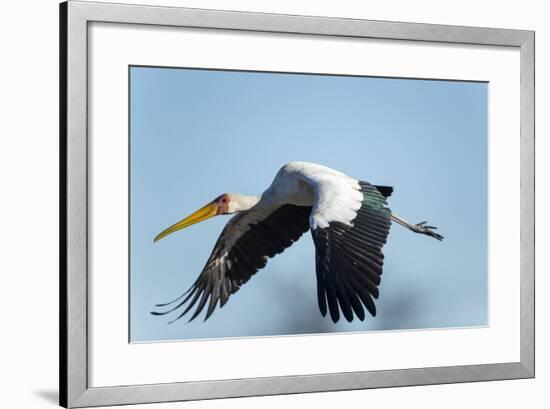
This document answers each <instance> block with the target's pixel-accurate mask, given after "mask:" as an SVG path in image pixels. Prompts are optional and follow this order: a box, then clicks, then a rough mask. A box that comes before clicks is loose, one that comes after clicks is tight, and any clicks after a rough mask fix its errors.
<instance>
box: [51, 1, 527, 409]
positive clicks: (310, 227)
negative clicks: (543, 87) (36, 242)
mask: <svg viewBox="0 0 550 409" xmlns="http://www.w3.org/2000/svg"><path fill="white" fill-rule="evenodd" d="M60 16H61V19H60V20H61V27H60V47H61V53H60V54H61V65H60V66H61V69H60V79H61V81H60V87H61V92H60V95H61V101H60V106H61V109H60V112H61V115H60V117H61V144H60V146H61V155H60V156H61V176H60V178H61V189H60V190H61V213H62V217H61V219H62V222H61V246H60V248H61V254H60V258H61V263H60V265H61V271H60V294H61V299H60V310H61V319H60V321H61V325H60V340H61V342H60V351H61V354H60V356H61V362H60V397H61V398H60V404H61V405H62V406H65V407H88V406H100V405H120V404H133V403H147V402H166V401H179V400H181V401H183V400H195V399H211V398H227V397H237V396H257V395H273V394H288V393H305V392H317V391H335V390H350V389H361V388H377V387H389V386H407V385H426V384H438V383H452V382H469V381H484V380H499V379H517V378H530V377H533V376H534V164H533V162H534V33H533V32H531V31H520V30H508V29H491V28H479V27H458V26H440V25H431V24H412V23H394V22H381V21H367V20H352V19H335V18H324V17H307V16H290V15H275V14H261V13H258V14H256V13H242V12H227V11H218V10H198V9H186V8H177V7H152V6H139V5H123V4H108V3H91V2H80V1H69V2H67V3H63V4H61V6H60Z"/></svg>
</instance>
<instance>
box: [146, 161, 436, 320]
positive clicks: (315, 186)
mask: <svg viewBox="0 0 550 409" xmlns="http://www.w3.org/2000/svg"><path fill="white" fill-rule="evenodd" d="M392 191H393V188H392V187H388V186H376V185H371V184H370V183H368V182H364V181H361V180H356V179H353V178H351V177H349V176H347V175H345V174H343V173H341V172H338V171H336V170H333V169H330V168H328V167H325V166H322V165H317V164H314V163H306V162H291V163H288V164H286V165H284V166H283V167H282V168H281V169H280V170H279V172H278V173H277V175H276V176H275V179H274V180H273V182H272V183H271V186H269V187H268V188H267V190H266V191H265V192H264V193H263V194H262V195H261V196H245V195H239V194H234V193H224V194H222V195H221V196H218V197H217V198H216V199H214V200H213V201H212V202H210V203H208V204H207V205H206V206H204V207H202V208H200V209H199V210H197V211H196V212H194V213H193V214H191V215H190V216H188V217H186V218H185V219H183V220H181V221H179V222H177V223H176V224H174V225H172V226H170V227H168V228H167V229H166V230H164V231H163V232H162V233H160V234H159V235H158V236H156V237H155V239H154V241H155V242H156V241H158V240H160V239H162V238H163V237H166V236H167V235H169V234H171V233H174V232H175V231H177V230H180V229H183V228H185V227H189V226H191V225H193V224H195V223H199V222H201V221H204V220H206V219H209V218H211V217H213V216H218V215H224V214H235V216H234V217H232V218H231V219H230V220H229V221H228V222H227V224H226V226H225V228H224V229H223V231H222V233H221V235H220V237H219V238H218V240H217V242H216V244H215V246H214V249H213V250H212V254H211V255H210V257H209V258H208V261H207V262H206V265H205V267H204V268H203V270H202V272H201V273H200V275H199V276H198V278H197V279H196V281H195V283H194V284H193V285H192V286H191V288H189V290H187V292H185V293H184V294H182V295H181V296H179V297H178V298H176V299H175V300H173V301H171V302H169V303H165V304H157V305H156V307H169V309H168V310H167V311H162V312H159V311H155V312H152V314H154V315H164V314H167V313H169V312H172V311H174V310H178V309H180V308H183V307H184V306H185V304H186V303H187V305H186V306H185V307H186V308H185V309H183V311H182V312H181V313H180V314H179V315H178V316H177V317H176V318H175V319H174V320H173V321H176V320H177V319H179V318H181V317H183V316H184V315H185V314H187V313H188V312H189V311H190V310H191V309H192V308H193V306H195V305H196V308H195V310H194V312H193V314H192V316H191V318H190V319H189V321H192V320H193V319H195V318H196V317H197V316H198V315H199V314H200V312H201V311H202V310H203V308H204V307H205V306H206V304H207V303H208V308H207V311H206V315H205V318H204V319H205V320H207V319H208V318H209V317H210V316H211V315H212V313H213V312H214V310H215V308H216V305H217V303H218V302H219V306H220V308H221V307H223V306H224V305H225V303H226V302H227V300H228V299H229V297H230V296H231V295H232V294H234V293H235V292H237V290H239V288H240V287H241V286H242V285H243V284H244V283H246V282H247V281H248V280H249V279H250V277H252V276H253V275H254V274H255V273H256V272H257V271H258V270H260V269H262V268H263V267H265V265H266V263H267V261H268V259H269V258H271V257H273V256H275V255H276V254H279V253H282V252H283V251H284V250H285V249H286V248H288V247H290V246H291V245H292V243H294V242H295V241H297V240H298V239H299V238H300V236H301V235H302V234H303V233H305V232H306V231H307V230H311V236H312V237H313V242H314V244H315V270H316V275H317V298H318V303H319V309H320V311H321V314H322V315H323V316H326V314H327V312H329V313H330V317H331V318H332V321H334V322H337V321H338V320H339V318H340V311H341V312H342V314H343V315H344V317H345V318H346V320H348V321H350V322H351V321H352V320H353V318H354V314H355V316H357V318H359V319H360V320H361V321H363V320H364V319H365V310H364V309H363V307H365V308H366V309H367V310H368V312H369V313H370V314H371V315H372V316H375V315H376V307H375V304H374V300H373V299H377V298H378V285H379V284H380V275H381V274H382V264H383V259H384V256H383V254H382V246H383V245H384V244H385V243H386V238H387V236H388V232H389V230H390V225H391V222H392V221H393V222H396V223H398V224H400V225H402V226H404V227H406V228H408V229H410V230H411V231H413V232H415V233H420V234H425V235H427V236H431V237H433V238H435V239H437V240H442V239H443V236H441V235H440V234H438V233H436V232H435V231H434V230H435V229H436V227H434V226H429V225H427V224H426V223H427V222H421V223H418V224H413V223H410V222H408V221H406V220H404V219H402V218H401V217H399V216H397V215H396V214H395V213H392V212H391V211H390V209H389V208H388V204H387V198H388V197H389V196H390V195H391V193H392ZM197 303H198V304H197ZM173 321H171V322H173Z"/></svg>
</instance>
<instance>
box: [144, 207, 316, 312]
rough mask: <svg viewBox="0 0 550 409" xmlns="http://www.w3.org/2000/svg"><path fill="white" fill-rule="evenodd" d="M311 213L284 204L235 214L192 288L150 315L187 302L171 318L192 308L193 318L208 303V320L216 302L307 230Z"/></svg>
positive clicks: (221, 299) (243, 282)
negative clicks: (260, 211)
mask: <svg viewBox="0 0 550 409" xmlns="http://www.w3.org/2000/svg"><path fill="white" fill-rule="evenodd" d="M310 213H311V207H308V206H294V205H283V206H280V207H278V208H276V209H271V210H270V211H265V213H264V214H260V215H258V214H254V212H253V211H249V212H247V213H239V214H237V215H236V216H234V217H233V218H232V219H231V220H229V222H228V223H227V225H226V226H225V228H224V230H223V231H222V233H221V235H220V237H219V238H218V240H217V242H216V244H215V246H214V249H213V250H212V254H211V255H210V257H209V258H208V261H207V262H206V265H205V266H204V268H203V270H202V272H201V274H200V275H199V277H198V278H197V280H196V281H195V283H194V284H193V285H192V286H191V288H190V289H189V290H187V292H186V293H185V294H183V295H181V296H180V297H178V298H176V299H175V300H173V301H172V302H171V303H165V304H158V305H157V307H166V306H169V305H171V304H173V303H175V302H178V301H179V302H178V303H177V304H176V305H175V306H174V307H172V308H170V309H169V310H167V311H163V312H158V311H154V312H152V314H154V315H164V314H167V313H169V312H172V311H174V310H177V309H180V308H183V307H184V306H185V304H187V305H186V306H185V309H184V310H183V312H181V313H180V314H179V315H178V316H177V317H176V318H175V319H174V320H173V321H176V320H178V319H180V318H182V317H183V316H184V315H185V314H187V313H188V312H189V311H191V309H193V308H194V307H195V309H194V311H193V314H192V315H191V318H190V319H189V321H192V320H194V319H195V318H196V317H197V316H198V315H199V314H200V313H201V312H202V310H203V309H204V308H205V307H206V305H208V307H207V310H206V315H205V318H204V319H205V320H207V319H208V318H209V317H210V316H211V315H212V314H213V313H214V311H215V309H216V306H217V305H218V303H219V306H220V308H221V307H223V306H224V305H225V304H226V303H227V301H228V300H229V298H230V296H231V295H232V294H234V293H235V292H236V291H238V290H239V288H240V287H241V286H242V285H243V284H245V283H246V282H247V281H248V280H249V279H250V277H252V276H253V275H254V274H255V273H256V272H257V271H258V270H260V269H262V268H263V267H265V265H266V263H267V260H268V259H269V258H271V257H274V256H275V255H276V254H280V253H282V252H283V251H284V250H285V249H286V248H288V247H290V246H291V245H292V243H294V242H295V241H296V240H298V239H299V238H300V236H301V235H302V234H303V233H305V232H306V231H307V230H308V229H309V216H310ZM238 232H241V234H240V235H239V234H238ZM237 236H238V238H235V237H237ZM186 294H187V295H186ZM185 295H186V297H185V298H183V297H184V296H185ZM182 298H183V300H182V301H180V300H181V299H182ZM173 321H171V322H173Z"/></svg>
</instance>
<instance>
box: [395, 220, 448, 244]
mask: <svg viewBox="0 0 550 409" xmlns="http://www.w3.org/2000/svg"><path fill="white" fill-rule="evenodd" d="M391 219H392V220H393V221H394V222H396V223H399V224H400V225H401V226H403V227H406V228H407V229H409V230H411V231H413V232H415V233H420V234H425V235H426V236H431V237H433V238H435V239H437V240H443V236H442V235H441V234H439V233H436V232H435V231H434V230H435V229H437V227H435V226H427V225H426V223H428V222H420V223H416V224H414V223H411V222H408V221H407V220H405V219H402V218H401V217H399V216H398V215H396V214H395V213H392V214H391Z"/></svg>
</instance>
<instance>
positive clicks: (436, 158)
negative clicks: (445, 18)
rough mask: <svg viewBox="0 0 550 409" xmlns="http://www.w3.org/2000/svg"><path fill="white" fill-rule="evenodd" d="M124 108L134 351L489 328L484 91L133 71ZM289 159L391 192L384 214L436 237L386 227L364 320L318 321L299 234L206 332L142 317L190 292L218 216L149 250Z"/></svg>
mask: <svg viewBox="0 0 550 409" xmlns="http://www.w3.org/2000/svg"><path fill="white" fill-rule="evenodd" d="M130 95H131V101H130V102H131V132H130V155H131V165H130V172H131V181H130V195H131V204H130V207H131V217H130V241H131V244H130V263H131V267H130V279H131V284H130V296H131V298H130V338H131V340H132V341H158V340H177V339H194V338H211V337H216V338H217V337H242V336H262V335H285V334H307V333H320V332H340V331H368V330H398V329H426V328H441V327H460V326H472V325H486V324H487V308H488V307H487V302H488V300H487V281H488V276H487V274H488V272H487V97H488V84H486V83H473V82H457V81H431V80H410V79H388V78H370V77H342V76H325V75H323V76H321V75H298V74H279V73H257V72H232V71H211V70H192V69H171V68H152V67H132V68H131V94H130ZM290 161H308V162H315V163H320V164H323V165H326V166H329V167H332V168H334V169H337V170H340V171H342V172H344V173H346V174H348V175H350V176H352V177H355V178H357V179H361V180H367V181H369V182H371V183H373V184H380V185H390V186H393V187H394V189H395V190H394V193H393V195H392V197H391V198H390V200H389V205H390V207H391V209H392V211H394V212H395V213H397V214H398V215H400V216H401V217H403V218H405V219H408V220H410V221H413V222H419V221H422V220H429V221H430V222H431V224H434V225H436V226H438V227H439V231H440V232H441V233H442V234H443V235H444V236H445V240H444V241H443V242H438V241H436V240H434V239H431V238H428V237H425V236H421V235H415V234H413V233H411V232H409V231H408V230H406V229H404V228H402V227H401V226H399V225H393V226H392V229H391V231H390V235H389V238H388V243H387V244H386V246H385V248H384V253H385V256H386V258H385V265H384V273H383V276H382V283H381V286H380V298H379V300H378V301H377V310H378V315H377V316H376V318H372V317H370V316H369V317H367V318H366V319H365V321H364V322H361V321H358V320H355V321H354V322H352V323H348V322H346V321H345V320H341V322H339V323H337V324H333V323H332V321H331V320H330V319H329V318H328V317H327V318H323V317H322V316H321V314H320V313H319V310H318V307H317V299H316V282H315V266H314V260H315V258H314V247H313V243H312V240H311V236H310V235H309V234H304V235H303V236H302V238H301V239H300V241H298V242H297V243H295V244H294V245H293V246H292V247H291V248H289V249H287V250H286V251H285V252H284V253H283V254H281V255H279V256H277V257H275V258H274V259H271V260H270V262H269V263H268V265H267V267H266V268H264V269H263V270H261V271H260V272H258V273H257V274H256V275H255V276H254V277H253V278H252V279H251V280H250V281H249V282H248V283H247V284H246V285H245V286H243V287H242V288H241V289H240V290H239V292H238V293H236V294H235V295H233V296H232V297H231V299H230V300H229V302H228V304H227V305H226V306H224V308H223V309H221V310H219V309H218V310H217V311H216V312H215V313H214V314H213V316H212V317H210V319H209V320H208V321H206V322H203V321H202V317H203V315H204V312H203V314H202V315H201V316H199V317H198V318H197V319H196V320H195V321H193V322H191V323H187V319H185V318H183V319H181V320H179V321H176V322H175V323H173V324H168V321H170V320H171V318H173V316H164V317H157V316H153V315H151V314H150V311H151V310H153V307H154V304H156V303H160V302H166V301H169V300H172V299H173V298H175V297H177V296H179V295H180V294H181V293H182V292H184V291H186V290H187V289H188V288H189V287H190V286H191V285H192V284H193V282H194V280H195V279H196V277H197V276H198V274H199V273H200V271H201V270H202V267H203V266H204V263H205V262H206V260H207V258H208V256H209V255H210V252H211V250H212V247H213V245H214V243H215V241H216V239H217V237H218V236H219V234H220V232H221V230H222V229H223V226H224V225H225V223H226V222H227V220H228V217H227V216H220V217H216V218H214V219H211V220H208V221H206V222H204V223H201V224H198V225H195V226H192V227H190V228H188V229H185V230H183V231H180V232H177V233H175V234H173V235H171V236H169V237H167V238H165V239H163V240H161V241H159V242H157V243H153V238H154V237H155V236H156V235H157V234H158V233H159V232H160V231H162V230H163V229H164V228H166V227H168V226H169V225H171V224H173V223H174V222H176V221H178V220H180V219H181V218H183V217H184V216H186V215H188V214H189V213H191V212H193V211H194V210H196V209H197V208H198V207H200V206H202V205H204V204H206V203H207V202H209V201H210V200H212V199H214V198H215V197H216V196H218V195H219V194H221V193H224V192H238V193H242V194H260V193H261V192H262V191H263V190H264V189H265V188H266V187H267V186H269V184H270V183H271V181H272V179H273V177H274V176H275V173H276V172H277V170H278V169H279V168H280V167H281V166H282V165H283V164H285V163H287V162H290Z"/></svg>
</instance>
